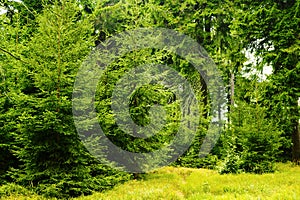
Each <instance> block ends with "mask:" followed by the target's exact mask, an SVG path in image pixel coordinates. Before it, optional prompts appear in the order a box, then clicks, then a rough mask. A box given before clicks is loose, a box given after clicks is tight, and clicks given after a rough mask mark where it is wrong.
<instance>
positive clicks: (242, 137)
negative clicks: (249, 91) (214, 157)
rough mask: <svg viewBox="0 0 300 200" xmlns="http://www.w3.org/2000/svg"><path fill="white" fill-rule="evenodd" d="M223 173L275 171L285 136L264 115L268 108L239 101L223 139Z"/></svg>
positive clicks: (221, 171) (220, 167) (221, 169)
mask: <svg viewBox="0 0 300 200" xmlns="http://www.w3.org/2000/svg"><path fill="white" fill-rule="evenodd" d="M221 140H222V143H223V145H222V148H223V149H222V151H223V152H222V162H221V163H220V164H219V166H218V168H219V171H220V173H240V172H253V173H259V174H262V173H268V172H274V170H275V168H274V167H275V166H274V164H275V161H276V158H277V156H278V154H279V153H280V150H279V148H280V146H281V143H282V140H283V138H282V137H281V131H279V129H278V128H277V127H276V124H274V123H272V122H270V121H268V119H267V118H266V117H265V109H263V108H261V107H259V106H258V105H256V106H252V105H247V104H242V103H239V104H238V105H237V107H235V108H233V111H232V113H231V123H230V126H229V128H228V129H227V130H226V132H225V133H224V134H223V136H222V138H221Z"/></svg>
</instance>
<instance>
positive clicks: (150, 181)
mask: <svg viewBox="0 0 300 200" xmlns="http://www.w3.org/2000/svg"><path fill="white" fill-rule="evenodd" d="M3 199H8V200H12V199H14V200H15V199H16V200H19V199H45V198H42V197H39V196H30V197H25V196H10V197H6V198H3ZM98 199H103V200H159V199H161V200H177V199H191V200H194V199H196V200H197V199H199V200H200V199H201V200H202V199H228V200H229V199H230V200H231V199H238V200H242V199H247V200H249V199H250V200H251V199H256V200H257V199H278V200H281V199H284V200H289V199H291V200H292V199H293V200H300V167H296V166H293V165H291V164H278V170H277V172H275V173H273V174H263V175H255V174H238V175H233V174H227V175H219V174H218V173H217V172H216V171H214V170H207V169H190V168H175V167H165V168H162V169H159V170H157V171H154V172H151V173H148V174H146V175H143V177H142V178H141V179H140V180H131V181H128V182H126V183H124V184H120V185H118V186H116V187H114V189H112V190H109V191H106V192H103V193H94V194H93V195H90V196H82V197H78V198H74V199H73V200H98Z"/></svg>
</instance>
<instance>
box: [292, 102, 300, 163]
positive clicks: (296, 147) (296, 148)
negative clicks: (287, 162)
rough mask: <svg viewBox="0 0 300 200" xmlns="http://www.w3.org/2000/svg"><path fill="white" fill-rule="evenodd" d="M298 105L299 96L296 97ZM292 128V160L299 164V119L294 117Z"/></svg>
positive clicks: (299, 104) (299, 103)
mask: <svg viewBox="0 0 300 200" xmlns="http://www.w3.org/2000/svg"><path fill="white" fill-rule="evenodd" d="M298 106H300V98H299V99H298ZM295 115H296V116H299V115H298V108H297V107H296V113H295ZM294 121H295V122H294V123H293V124H295V125H294V130H293V136H292V140H293V148H292V155H293V162H294V163H295V164H297V165H300V127H299V121H300V119H297V118H295V120H294Z"/></svg>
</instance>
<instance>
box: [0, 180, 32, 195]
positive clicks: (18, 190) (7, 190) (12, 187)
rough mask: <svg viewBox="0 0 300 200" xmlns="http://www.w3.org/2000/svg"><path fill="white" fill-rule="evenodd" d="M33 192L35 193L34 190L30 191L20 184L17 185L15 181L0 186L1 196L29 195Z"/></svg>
mask: <svg viewBox="0 0 300 200" xmlns="http://www.w3.org/2000/svg"><path fill="white" fill-rule="evenodd" d="M31 194H33V192H32V191H30V190H28V189H26V188H24V187H22V186H20V185H16V184H15V183H8V184H5V185H2V186H0V198H1V197H7V196H11V195H24V196H29V195H31Z"/></svg>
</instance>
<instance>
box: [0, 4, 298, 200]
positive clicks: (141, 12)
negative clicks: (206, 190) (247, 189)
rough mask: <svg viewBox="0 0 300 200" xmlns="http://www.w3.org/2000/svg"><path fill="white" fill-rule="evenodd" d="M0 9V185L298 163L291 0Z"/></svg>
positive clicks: (54, 192)
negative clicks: (167, 168) (98, 132)
mask: <svg viewBox="0 0 300 200" xmlns="http://www.w3.org/2000/svg"><path fill="white" fill-rule="evenodd" d="M0 13H1V15H0V38H1V39H0V184H1V185H7V184H10V183H15V184H17V185H20V186H22V187H25V188H31V189H32V190H34V191H35V192H36V193H38V194H41V195H44V196H46V197H58V198H69V197H76V196H80V195H89V194H91V193H93V192H94V191H104V190H107V189H110V188H112V187H113V186H115V185H116V184H120V183H123V182H126V181H128V180H130V179H136V178H139V177H141V176H142V175H143V174H144V173H147V172H148V171H151V170H152V169H155V168H157V167H160V166H165V165H169V166H181V167H189V168H209V169H214V170H217V171H218V172H219V173H220V174H227V173H244V172H245V173H256V174H263V173H272V172H274V171H275V170H276V168H275V163H277V162H288V161H290V162H293V163H295V164H296V165H299V164H300V127H299V121H300V111H299V105H300V87H299V86H300V62H299V56H300V26H299V24H300V0H272V1H271V0H263V1H259V0H252V1H249V0H234V1H227V0H225V1H224V0H223V1H220V0H211V1H207V0H180V1H174V0H120V1H117V0H99V1H97V0H60V1H59V0H53V1H52V0H42V1H38V0H22V1H10V0H1V1H0ZM161 44H163V45H161ZM174 49H175V50H174ZM195 52H196V53H195ZM108 55H109V56H108ZM95 66H96V68H97V69H96V70H94V69H93V67H95ZM197 66H198V68H199V66H201V67H200V68H201V70H198V68H197ZM139 70H140V71H139ZM143 70H144V72H145V73H143V72H141V71H143ZM79 72H80V73H79ZM146 73H148V75H149V74H150V75H151V76H152V77H154V78H155V81H148V80H150V78H149V76H148V75H147V74H146ZM78 74H81V75H78ZM216 77H217V78H216ZM219 78H220V79H219ZM91 80H96V81H97V82H96V84H93V83H95V82H92V81H91ZM120 80H122V81H121V82H120ZM153 80H154V79H153ZM179 80H180V81H181V84H177V82H178V81H179ZM182 80H184V81H182ZM218 81H219V82H218ZM86 82H90V83H91V82H92V84H89V83H86ZM163 83H165V86H164V85H163ZM221 83H222V84H221ZM80 84H82V85H81V86H78V85H80ZM174 84H175V85H174ZM167 86H169V87H167ZM179 86H180V87H179ZM176 88H177V89H176ZM178 88H179V89H178ZM84 91H85V92H84ZM124 91H125V92H124ZM126 91H129V92H127V93H128V94H127V93H126ZM122 95H123V96H122ZM124 95H125V96H124ZM126 95H131V96H130V98H128V99H127V96H126ZM85 97H90V98H85ZM78 102H79V103H78ZM123 104H129V105H124V106H125V109H124V108H123V107H122V106H123ZM126 106H128V108H127V107H126ZM121 107H122V108H121ZM126 108H127V109H126ZM162 108H163V109H162ZM82 113H84V114H85V116H88V117H83V118H84V119H83V118H80V117H82V115H83V114H82ZM182 113H184V114H182ZM90 116H92V117H90ZM162 118H164V119H162ZM215 119H218V120H217V122H216V120H215ZM214 122H215V123H214ZM78 124H80V125H78ZM96 124H97V125H98V126H101V130H102V132H103V134H104V135H98V136H97V135H95V134H94V132H93V131H94V128H95V127H96ZM182 124H183V125H182ZM183 126H184V127H183ZM212 132H213V133H212ZM91 133H93V134H94V135H93V137H88V138H87V136H90V134H91ZM82 135H83V136H86V137H83V136H82ZM84 139H86V141H84ZM107 139H108V140H109V141H110V143H109V145H108V143H107V142H104V143H102V141H106V140H107ZM169 144H171V145H169ZM110 145H113V146H117V147H119V149H121V150H120V152H119V150H116V149H114V148H112V147H111V146H110ZM122 152H123V153H122ZM124 152H125V153H124ZM128 152H131V154H129V153H128ZM152 152H158V153H153V154H152ZM116 155H118V156H116ZM120 163H121V164H120Z"/></svg>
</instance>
